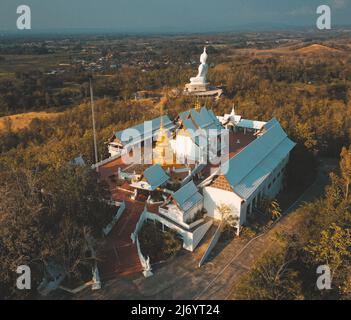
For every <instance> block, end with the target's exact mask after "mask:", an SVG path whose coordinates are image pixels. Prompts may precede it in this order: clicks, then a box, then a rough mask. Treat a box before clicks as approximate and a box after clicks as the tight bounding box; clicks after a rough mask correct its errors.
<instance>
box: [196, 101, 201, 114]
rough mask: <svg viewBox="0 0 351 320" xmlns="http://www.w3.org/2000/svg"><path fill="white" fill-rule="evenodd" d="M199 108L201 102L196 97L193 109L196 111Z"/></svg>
mask: <svg viewBox="0 0 351 320" xmlns="http://www.w3.org/2000/svg"><path fill="white" fill-rule="evenodd" d="M200 109H201V104H200V102H199V99H196V102H195V110H196V111H199V110H200Z"/></svg>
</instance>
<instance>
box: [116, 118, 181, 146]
mask: <svg viewBox="0 0 351 320" xmlns="http://www.w3.org/2000/svg"><path fill="white" fill-rule="evenodd" d="M162 119H163V125H164V128H165V129H166V130H169V129H172V128H174V127H175V125H174V123H173V122H172V121H171V120H170V119H169V117H168V116H167V115H164V116H162ZM150 122H151V126H150V128H149V126H145V122H143V123H140V124H138V125H135V126H133V127H130V128H127V129H124V130H121V131H118V132H116V133H115V137H116V138H117V139H118V140H120V141H121V142H122V143H124V144H127V143H130V142H132V140H133V138H134V139H136V138H139V139H145V138H150V137H152V136H154V135H155V134H156V132H157V131H158V130H159V129H160V126H161V117H158V118H155V119H152V120H150ZM144 127H145V128H144ZM128 129H130V130H134V131H135V133H136V136H135V137H128V136H127V137H126V133H127V131H126V130H128ZM144 129H145V132H144ZM123 133H125V135H124V137H123ZM144 134H145V136H144Z"/></svg>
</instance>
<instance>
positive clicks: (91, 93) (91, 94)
mask: <svg viewBox="0 0 351 320" xmlns="http://www.w3.org/2000/svg"><path fill="white" fill-rule="evenodd" d="M89 83H90V104H91V116H92V120H93V135H94V153H95V163H98V161H99V160H98V153H97V144H96V129H95V115H94V94H93V86H92V83H91V79H89Z"/></svg>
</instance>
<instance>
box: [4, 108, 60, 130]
mask: <svg viewBox="0 0 351 320" xmlns="http://www.w3.org/2000/svg"><path fill="white" fill-rule="evenodd" d="M61 114H62V113H60V112H56V113H55V112H52V113H50V112H28V113H20V114H15V115H12V116H5V117H1V118H0V133H2V132H4V130H6V126H7V122H8V120H10V123H11V129H12V130H13V131H17V130H20V129H24V128H26V127H28V126H29V124H30V123H31V121H32V120H33V119H35V118H37V119H45V120H49V119H54V118H57V117H58V116H59V115H61Z"/></svg>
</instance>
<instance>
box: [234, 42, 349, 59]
mask: <svg viewBox="0 0 351 320" xmlns="http://www.w3.org/2000/svg"><path fill="white" fill-rule="evenodd" d="M301 45H302V44H296V43H294V44H292V45H287V46H286V45H284V46H279V47H276V48H272V49H251V48H250V49H246V48H245V49H239V50H237V52H240V53H242V54H250V55H253V56H257V57H259V56H263V57H272V56H275V55H281V56H289V55H292V56H295V55H308V54H328V53H342V52H343V51H342V50H338V49H334V48H331V47H328V46H325V45H320V44H312V45H307V46H301Z"/></svg>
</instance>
